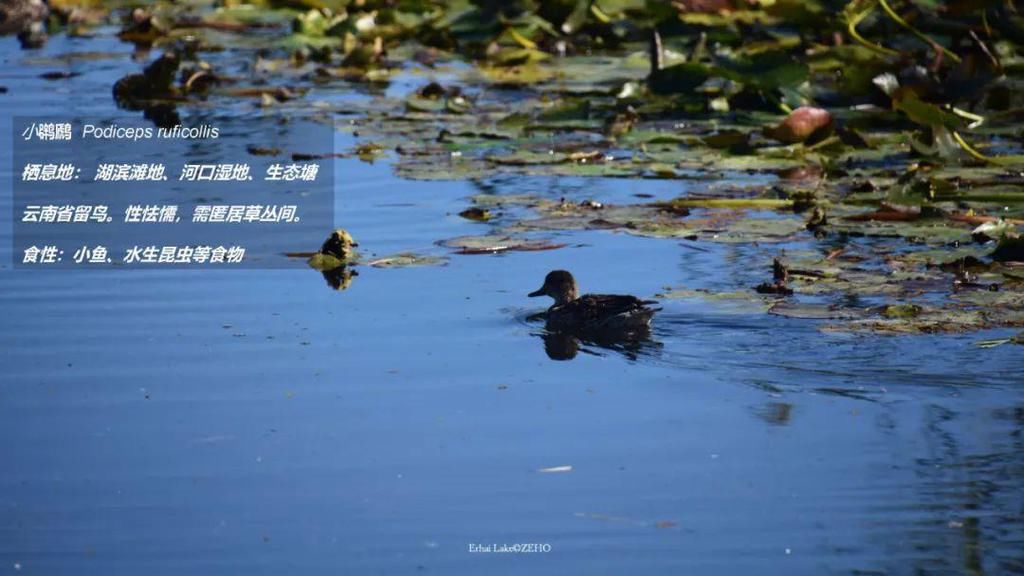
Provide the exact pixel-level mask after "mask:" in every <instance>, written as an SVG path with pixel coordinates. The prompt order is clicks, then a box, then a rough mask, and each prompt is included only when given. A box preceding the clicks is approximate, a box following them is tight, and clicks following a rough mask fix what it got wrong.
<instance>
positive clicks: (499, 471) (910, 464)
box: [0, 35, 1024, 575]
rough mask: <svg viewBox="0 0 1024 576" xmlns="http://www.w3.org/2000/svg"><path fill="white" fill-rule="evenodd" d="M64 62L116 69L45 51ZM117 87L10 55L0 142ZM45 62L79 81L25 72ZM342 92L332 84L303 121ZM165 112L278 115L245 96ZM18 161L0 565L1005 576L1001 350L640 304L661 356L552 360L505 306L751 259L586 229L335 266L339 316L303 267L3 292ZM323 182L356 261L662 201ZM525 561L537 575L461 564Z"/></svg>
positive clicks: (352, 174)
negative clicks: (561, 272) (507, 224)
mask: <svg viewBox="0 0 1024 576" xmlns="http://www.w3.org/2000/svg"><path fill="white" fill-rule="evenodd" d="M86 51H90V52H103V53H109V54H108V55H107V56H104V57H99V58H95V59H93V58H89V59H82V58H67V57H66V56H67V55H68V54H69V53H78V54H81V53H83V52H86ZM139 66H140V64H139V63H138V62H133V61H132V59H131V48H130V46H128V45H126V44H122V43H119V42H117V41H116V39H114V38H111V37H109V36H104V35H101V36H99V37H96V38H66V37H64V36H56V37H54V38H52V39H51V41H50V42H49V43H48V44H47V46H46V47H45V48H44V49H43V50H41V51H36V52H23V51H20V50H19V49H18V48H17V42H16V41H15V40H14V39H13V38H10V37H6V38H2V39H0V85H2V86H6V87H7V88H8V92H7V93H6V94H0V114H2V117H0V130H2V131H3V133H4V134H9V133H10V126H11V118H12V117H13V116H22V115H40V114H42V115H46V114H61V115H65V116H70V117H73V118H80V119H85V118H92V119H96V120H100V119H108V118H115V117H118V116H119V115H121V114H123V112H119V111H117V110H116V109H115V107H114V104H113V101H112V99H111V97H110V86H111V85H112V83H113V82H114V80H116V79H117V78H119V77H120V76H122V75H124V74H126V73H129V72H134V71H137V70H138V69H139ZM52 70H67V71H76V72H80V74H79V75H76V76H74V77H72V78H69V79H63V80H57V81H51V80H44V79H41V78H40V77H39V75H40V74H41V73H43V72H47V71H52ZM395 89H399V88H395ZM366 97H367V96H366V95H365V94H362V93H361V92H360V90H359V89H358V88H354V87H346V86H345V85H344V84H343V83H338V84H337V85H332V86H330V87H324V88H321V89H319V91H314V93H311V94H309V95H308V96H307V99H309V100H318V99H319V100H327V101H334V102H337V101H343V100H344V99H346V98H352V99H359V98H366ZM181 113H182V118H183V120H184V121H185V122H186V123H188V122H191V121H195V120H197V119H199V118H202V119H204V120H212V121H219V120H224V121H229V120H232V121H237V120H238V119H242V120H244V121H245V122H246V123H249V124H251V125H252V126H253V130H254V131H255V132H258V131H259V130H260V128H261V127H266V126H268V125H270V123H272V122H274V116H273V115H270V114H265V113H264V112H261V111H259V110H258V109H254V108H253V107H252V106H251V105H243V104H239V105H238V106H237V108H236V109H230V108H228V109H226V110H220V109H219V108H218V112H216V113H214V112H212V111H211V109H206V110H195V109H187V108H183V109H182V110H181ZM219 115H222V116H219ZM9 143H10V140H5V144H4V145H3V147H2V148H0V150H2V155H0V166H2V170H3V174H2V181H3V182H4V185H3V186H4V189H3V191H4V194H3V195H2V197H0V214H3V215H4V217H3V223H2V227H0V235H2V238H0V250H2V251H0V263H2V265H3V269H2V270H0V287H2V290H0V315H2V316H3V318H4V320H3V323H2V324H0V342H2V343H3V370H2V372H0V398H2V399H0V436H2V437H3V438H4V439H5V442H4V443H3V448H2V449H0V459H2V462H3V466H2V469H0V573H4V574H13V573H21V574H47V575H55V574H75V575H81V574H103V575H115V574H141V573H145V574H237V573H246V574H282V573H285V574H339V573H343V574H576V573H598V574H601V573H607V574H621V573H625V572H627V571H630V572H636V573H643V574H649V573H664V574H678V573H687V574H737V573H759V574H983V573H987V574H1021V573H1024V488H1022V481H1021V479H1022V478H1024V377H1022V376H1021V366H1022V362H1021V360H1022V351H1024V349H1022V348H1021V347H1019V346H1011V345H1007V346H1001V347H998V348H994V349H983V348H979V347H977V346H976V345H975V344H976V342H978V341H979V340H982V339H984V338H992V337H999V336H1005V335H1007V334H1012V332H1008V331H990V332H985V333H973V334H964V335H923V336H901V337H886V336H877V335H850V334H831V333H823V332H821V331H820V330H819V326H818V323H817V322H816V321H808V320H797V319H787V318H782V317H776V316H769V315H765V314H764V313H762V312H761V311H745V310H742V309H740V310H737V309H731V308H730V307H729V306H722V305H712V304H710V303H707V302H700V301H691V300H664V301H663V302H662V307H663V308H664V309H663V310H662V311H661V312H660V313H659V314H658V315H657V316H656V319H655V323H654V333H653V337H652V342H649V343H647V344H645V345H644V346H642V347H640V348H639V349H636V350H612V349H605V348H600V347H594V346H584V347H583V348H582V349H581V350H579V351H578V352H577V353H576V355H575V357H574V358H572V359H569V360H553V359H551V358H550V357H549V354H548V352H549V350H546V347H545V341H544V340H543V338H542V337H541V332H542V330H541V327H540V326H538V325H536V324H535V323H532V322H530V321H528V320H527V318H528V316H529V315H530V314H532V313H534V312H538V311H541V310H542V309H543V306H544V303H540V302H538V301H537V300H530V299H527V298H526V293H528V292H530V291H532V290H534V289H536V288H537V287H538V286H539V285H540V283H541V281H542V279H543V277H544V274H545V273H546V272H547V271H549V270H552V269H555V268H567V269H570V270H572V271H573V272H574V273H575V274H576V276H577V278H578V280H579V281H580V282H581V284H582V288H583V289H584V290H585V291H586V290H592V291H604V292H622V293H634V294H638V295H642V296H645V297H649V296H652V295H654V294H656V293H658V292H660V291H663V290H664V289H665V288H666V287H673V286H683V285H685V286H688V287H714V288H716V289H736V290H739V289H749V287H750V286H753V285H754V284H756V283H757V282H760V281H763V280H764V275H765V271H764V270H762V269H761V268H763V266H762V265H761V264H760V262H762V260H757V262H758V264H755V265H751V262H750V259H749V258H748V257H749V256H750V254H752V253H753V252H754V251H756V250H757V248H756V247H751V246H744V245H700V246H699V247H698V248H699V249H695V248H694V247H693V246H691V245H687V244H686V243H681V242H676V241H672V240H661V239H650V238H639V237H633V236H629V235H625V234H615V233H611V232H598V231H590V232H562V233H558V234H557V235H556V236H555V238H556V239H557V241H558V242H560V243H565V244H567V247H565V248H562V249H558V250H550V251H540V252H518V253H506V254H501V255H457V254H452V255H450V260H449V262H448V264H447V265H446V266H439V267H415V268H405V269H377V268H372V267H369V266H360V267H359V268H358V272H359V275H358V276H357V277H355V278H354V279H353V281H352V284H351V285H350V286H349V288H348V289H347V290H344V291H335V290H333V289H331V288H330V287H329V286H328V285H327V284H326V283H325V282H324V280H323V278H322V277H321V275H320V274H319V273H318V272H316V271H314V270H309V269H305V268H303V267H296V268H295V269H288V270H244V271H223V272H222V271H185V270H163V271H157V270H153V271H148V270H120V271H97V272H88V271H54V272H44V271H24V270H17V271H15V270H12V269H11V268H12V264H11V260H12V255H11V250H10V240H11V217H10V212H11V197H10V184H9V183H10V177H11V174H10V170H11V166H10V163H11V154H10V146H9ZM351 143H352V140H351V137H350V136H348V135H345V134H342V133H341V132H339V133H338V135H337V141H336V143H335V144H336V149H338V150H341V149H344V148H345V147H347V146H350V145H351ZM334 170H335V173H336V177H335V180H336V190H335V194H336V208H335V222H336V223H337V224H338V225H342V226H344V227H346V228H347V229H349V230H350V231H351V232H352V233H353V235H354V236H355V237H356V238H357V240H358V241H359V242H360V246H361V250H363V251H364V252H365V253H366V254H368V255H371V256H372V255H386V254H394V253H398V252H402V251H416V252H426V253H432V254H438V255H445V254H447V253H448V250H446V249H444V248H441V247H439V246H436V245H435V242H436V241H438V240H442V239H445V238H451V237H455V236H460V235H468V234H483V233H486V231H487V227H488V224H484V223H478V222H472V221H468V220H465V219H462V218H460V217H458V215H457V214H458V212H459V211H460V210H462V209H464V208H466V207H467V206H468V205H469V203H468V202H467V200H466V198H467V197H468V196H471V195H473V194H476V193H479V192H480V190H481V188H485V189H487V190H488V191H489V192H491V193H496V194H512V193H521V192H524V191H528V192H531V193H534V194H541V195H549V196H550V197H551V198H553V199H557V198H561V197H565V198H567V199H570V200H572V201H581V200H585V199H593V200H597V201H601V202H606V203H607V202H616V201H621V200H622V199H623V198H626V197H630V196H632V195H633V194H636V193H644V194H651V195H653V196H654V197H656V198H671V197H674V196H677V195H679V194H681V193H685V191H686V188H685V187H686V183H685V182H680V181H671V182H659V181H632V180H623V179H597V178H594V179H582V178H540V177H538V178H522V177H501V176H495V177H494V178H491V179H488V180H486V181H484V182H476V183H472V182H460V181H450V182H446V181H409V180H402V179H399V178H396V177H395V176H394V175H393V172H392V166H391V165H390V163H389V161H388V159H387V158H385V159H383V160H382V161H378V162H376V163H373V164H370V163H365V162H361V161H359V160H356V159H339V160H337V161H336V162H335V165H334ZM326 232H327V231H325V235H326ZM314 248H315V246H310V249H314ZM283 257H284V256H282V258H283ZM567 467H571V469H569V468H567ZM545 469H553V471H548V472H541V470H545ZM516 543H538V544H545V545H550V551H549V552H545V553H530V554H508V553H480V552H477V553H471V552H469V547H470V545H471V544H472V545H481V546H486V545H492V544H497V545H499V546H500V545H502V544H507V545H512V544H516Z"/></svg>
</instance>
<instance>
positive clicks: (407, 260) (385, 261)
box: [367, 252, 448, 268]
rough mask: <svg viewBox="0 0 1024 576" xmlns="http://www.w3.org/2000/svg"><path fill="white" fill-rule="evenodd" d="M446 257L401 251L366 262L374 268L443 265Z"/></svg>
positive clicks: (446, 261) (446, 260)
mask: <svg viewBox="0 0 1024 576" xmlns="http://www.w3.org/2000/svg"><path fill="white" fill-rule="evenodd" d="M447 263H448V259H447V258H445V257H442V256H429V255H423V254H413V253H411V252H403V253H401V254H394V255H392V256H382V257H380V258H374V259H373V260H370V261H369V262H367V265H368V266H373V267H374V268H409V267H411V266H444V265H446V264H447Z"/></svg>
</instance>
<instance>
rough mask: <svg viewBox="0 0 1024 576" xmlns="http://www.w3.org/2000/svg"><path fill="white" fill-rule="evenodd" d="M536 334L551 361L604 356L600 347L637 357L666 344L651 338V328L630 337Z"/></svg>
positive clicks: (552, 332) (559, 332) (551, 332)
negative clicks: (580, 356)
mask: <svg viewBox="0 0 1024 576" xmlns="http://www.w3.org/2000/svg"><path fill="white" fill-rule="evenodd" d="M530 319H532V320H543V319H544V314H543V313H540V314H535V315H533V316H531V317H530ZM533 335H534V336H537V337H539V338H540V339H541V340H543V341H544V352H545V353H546V354H547V355H548V358H550V359H552V360H572V359H573V358H575V357H576V355H577V354H579V353H581V352H582V353H584V354H590V355H592V356H603V355H604V354H603V353H602V352H601V351H600V350H610V351H612V352H615V353H618V354H621V355H622V356H624V357H625V358H627V359H628V360H637V359H639V358H640V357H641V356H654V355H657V354H658V353H659V352H660V351H661V349H662V347H663V344H662V343H661V342H658V341H657V340H654V339H653V338H651V331H650V329H645V330H639V331H635V332H633V333H631V334H630V335H628V337H623V335H621V334H587V333H574V332H566V331H549V330H544V331H541V332H534V333H533Z"/></svg>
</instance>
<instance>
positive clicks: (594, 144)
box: [10, 0, 1024, 332]
mask: <svg viewBox="0 0 1024 576" xmlns="http://www.w3.org/2000/svg"><path fill="white" fill-rule="evenodd" d="M94 4H96V3H89V5H88V6H87V5H86V4H85V3H82V4H81V6H78V5H76V3H74V2H68V1H66V0H61V1H60V2H51V3H50V4H49V6H50V10H49V11H50V12H52V14H50V15H49V16H47V15H46V14H45V13H44V12H43V11H40V12H39V13H38V14H35V13H33V14H34V15H33V16H32V17H31V18H28V19H26V20H24V21H23V22H20V24H29V25H30V26H29V27H30V28H31V27H32V26H35V28H36V30H35V32H36V33H38V32H40V31H41V30H40V29H42V28H43V20H44V19H46V18H49V21H48V22H47V25H48V27H49V29H50V31H51V32H52V31H55V30H59V29H60V27H61V26H64V27H66V28H67V29H68V30H69V31H74V30H76V29H78V28H81V29H86V28H87V27H88V26H91V25H94V24H95V23H96V22H100V21H101V20H102V19H98V18H97V17H96V15H95V14H93V15H89V14H86V13H85V12H83V10H85V9H87V8H88V9H91V10H95V11H98V12H99V13H101V14H102V15H103V17H104V18H105V17H106V15H107V13H109V16H110V18H112V20H111V21H114V22H121V28H120V32H119V36H120V38H121V39H122V40H124V41H126V42H130V43H133V44H135V45H136V46H138V47H139V48H141V49H145V48H147V47H154V48H156V49H158V50H160V51H162V53H163V55H161V56H159V57H156V59H155V60H152V61H151V62H150V63H149V64H147V65H145V66H144V68H143V70H142V71H141V72H140V73H137V74H131V75H129V76H126V77H125V78H122V79H121V80H119V81H118V82H117V83H116V84H115V85H114V86H113V95H114V99H115V101H116V103H117V105H118V106H120V107H122V108H125V109H129V110H139V111H143V112H144V114H145V115H146V116H147V117H148V118H151V119H152V120H153V121H154V122H156V123H157V124H159V125H172V124H176V123H178V122H180V117H179V109H186V108H187V107H203V108H211V107H216V106H218V105H225V106H236V107H237V106H243V107H246V109H248V110H257V109H259V112H258V113H260V114H266V115H268V116H275V115H276V116H277V117H280V118H281V119H282V121H287V119H286V118H285V114H284V112H287V114H293V113H294V114H307V115H312V116H315V117H316V119H317V121H320V122H325V123H330V124H334V125H337V126H338V129H339V130H344V131H348V132H350V133H351V134H352V135H353V137H354V139H355V142H354V144H353V145H352V147H351V148H350V149H348V150H347V151H346V152H345V153H344V154H343V155H344V156H355V157H358V158H360V159H362V160H365V161H367V162H371V161H376V160H377V159H380V158H386V159H387V161H389V162H393V164H392V165H393V167H394V169H395V171H396V172H397V173H398V174H399V175H400V176H403V177H408V178H419V179H485V178H488V177H493V176H495V175H515V176H546V177H552V176H569V177H574V178H585V177H605V178H622V179H659V180H678V181H680V184H681V185H682V184H684V183H685V187H684V186H681V187H680V190H681V192H680V194H679V196H678V197H677V198H674V199H667V198H660V199H657V200H652V201H650V202H636V203H631V204H625V203H617V204H616V203H610V202H605V201H604V199H602V198H599V199H597V200H598V201H590V202H588V201H585V200H586V199H584V198H580V197H574V198H566V199H556V198H553V197H552V198H549V197H546V196H545V195H544V194H524V195H515V196H511V195H501V194H490V195H478V196H476V197H473V198H472V199H471V202H472V203H473V206H472V207H470V208H468V209H467V210H464V211H462V212H460V216H462V217H463V218H467V219H470V220H475V221H479V222H481V223H486V224H482V226H486V227H487V228H488V230H489V231H490V232H491V233H490V234H486V235H479V236H470V237H462V238H456V239H450V240H444V241H442V242H441V244H442V245H443V246H445V247H447V248H449V249H451V250H453V251H455V252H458V253H463V254H491V253H496V252H503V251H508V250H549V249H553V248H558V247H561V246H562V244H559V243H556V242H555V241H554V240H552V239H550V238H549V239H537V238H535V237H534V235H536V234H547V235H551V234H555V233H557V232H560V231H566V230H604V231H611V232H613V233H614V232H619V233H628V234H631V235H639V236H646V237H652V238H664V239H667V240H666V241H678V239H681V238H685V239H689V240H691V241H696V242H702V243H703V242H709V243H730V244H733V245H743V246H744V249H746V247H747V246H750V247H751V250H752V251H754V252H756V254H757V256H756V257H757V258H758V259H759V260H758V261H756V262H750V263H749V267H752V268H755V269H764V270H765V272H766V273H767V270H768V269H769V268H768V263H771V262H773V261H774V260H776V259H778V261H779V264H780V266H782V267H784V268H785V270H786V274H785V275H783V277H782V278H779V277H777V275H775V274H773V276H772V279H771V280H770V281H767V278H757V279H754V278H751V279H749V281H745V283H744V284H742V285H736V286H730V287H729V289H728V290H725V293H729V292H730V291H732V290H733V289H736V288H737V287H739V286H743V287H745V288H746V291H747V292H749V294H746V295H745V296H744V298H750V299H751V301H752V302H756V303H758V304H759V307H764V306H763V305H765V303H770V304H768V305H771V306H772V307H773V308H772V309H773V313H775V314H779V315H783V314H782V313H783V312H786V314H788V315H789V316H791V317H793V316H795V315H797V314H803V315H804V316H811V315H813V313H812V312H811V311H810V309H809V308H807V306H812V305H813V306H817V307H819V308H820V307H825V308H822V309H820V310H819V312H818V315H820V316H827V319H828V321H829V322H833V325H834V326H847V327H850V329H858V330H860V329H863V330H879V331H886V332H901V331H903V332H914V331H935V330H940V329H953V330H955V329H975V328H983V327H990V326H1001V325H1014V323H1016V322H1017V321H1018V319H1019V316H1020V302H1019V299H1018V298H1017V295H1019V294H1020V292H1021V290H1022V284H1024V272H1022V268H1021V267H1019V266H1016V265H1015V263H1016V262H1020V261H1024V243H1022V241H1021V236H1020V226H1021V223H1022V222H1024V177H1022V176H1021V167H1022V166H1024V156H1022V152H1024V146H1022V145H1021V142H1020V137H1019V136H1020V121H1021V120H1022V119H1024V115H1022V114H1021V113H1020V110H1021V109H1022V108H1024V99H1022V98H1021V96H1020V94H1021V91H1020V90H1019V88H1020V86H1021V85H1022V72H1024V67H1021V66H1020V62H1021V56H1022V53H1021V49H1020V38H1021V34H1020V19H1019V17H1018V16H1017V14H1016V10H1015V9H1014V8H1013V6H1012V3H995V2H980V3H954V2H947V1H939V2H933V3H930V4H927V5H924V4H920V3H919V4H914V3H902V4H900V5H896V4H893V3H891V2H875V1H873V0H853V1H851V2H849V3H847V4H846V6H845V8H844V9H842V10H841V11H839V8H838V5H829V4H823V3H820V2H804V3H800V2H746V3H745V2H735V1H726V0H722V1H719V0H700V1H690V0H683V1H679V2H672V3H650V2H639V1H633V0H614V1H613V0H600V1H586V2H575V1H571V0H570V1H565V2H542V3H536V2H504V3H497V2H451V3H437V2H415V1H413V2H357V3H350V2H309V1H289V2H279V1H277V0H261V1H258V2H255V3H241V2H236V1H234V0H229V1H226V2H223V3H217V4H202V3H201V4H187V5H186V4H179V3H170V2H162V1H161V2H156V3H151V4H148V5H146V7H144V8H142V7H132V8H125V7H123V6H122V5H120V4H116V3H109V4H107V3H99V7H97V6H96V5H94ZM30 5H31V6H36V7H37V8H38V7H39V5H33V4H32V3H31V2H26V3H25V6H30ZM76 8H81V10H79V12H78V14H77V15H75V9H76ZM20 24H19V27H18V28H19V30H22V31H24V30H25V28H24V26H21V25H20ZM10 32H12V33H14V32H15V31H14V30H13V29H12V30H10ZM37 35H38V34H37ZM69 58H70V57H69ZM69 61H70V60H69ZM39 65H40V66H43V65H46V66H49V67H50V70H49V72H51V73H53V72H56V73H54V74H52V75H51V76H50V77H51V78H52V79H54V80H55V81H60V80H64V79H65V78H66V74H69V73H66V72H61V71H59V70H56V71H55V70H54V68H56V67H57V66H56V64H54V63H53V62H50V63H45V64H44V63H40V64H39ZM338 86H345V87H347V88H350V89H351V91H352V92H356V93H358V94H359V96H360V97H359V98H355V99H343V100H337V99H333V95H331V94H330V93H331V90H332V89H333V88H335V87H338ZM325 94H326V95H325ZM314 98H317V99H318V100H316V101H313V99H314ZM320 98H323V100H319V99H320ZM339 118H344V121H343V122H338V119H339ZM249 151H250V153H251V154H254V155H273V156H276V155H278V154H287V153H289V152H290V151H281V150H277V149H275V148H273V147H272V146H253V147H250V149H249ZM313 152H315V151H313ZM391 152H393V154H392V153H391ZM302 153H303V152H301V151H300V153H299V154H302ZM335 156H338V154H335V153H333V152H330V153H325V154H321V155H312V154H311V155H308V157H310V158H314V157H316V158H333V157H335ZM740 181H742V182H743V183H744V184H743V185H736V184H735V183H736V182H740ZM581 200H584V201H583V202H581ZM499 208H500V210H499ZM794 245H797V246H800V249H801V250H802V253H797V252H794V251H793V249H792V248H793V246H794ZM308 256H310V257H311V265H313V266H314V267H317V268H318V269H322V270H333V269H335V268H338V267H340V265H341V264H345V263H348V262H349V261H350V260H351V258H350V256H349V255H342V256H341V257H339V256H338V255H337V254H332V253H331V252H330V251H327V252H324V251H323V250H321V251H320V252H318V253H316V254H311V255H308ZM332 258H333V260H331V259H332ZM420 258H421V257H420V256H414V255H410V254H400V255H395V256H392V257H389V258H382V259H378V260H377V261H376V262H378V264H380V265H382V266H397V265H415V264H421V263H423V261H421V260H420ZM758 282H764V284H763V288H762V290H761V291H762V292H769V293H768V294H761V295H759V294H757V293H756V292H755V290H754V289H752V288H754V287H755V286H757V283H758ZM790 291H792V294H790ZM782 297H784V299H785V300H786V302H785V305H783V304H782V303H779V302H776V300H777V299H780V298H782ZM843 298H853V299H871V300H872V302H871V304H870V305H864V306H857V307H851V306H842V305H840V304H838V303H839V302H840V301H841V300H842V299H843ZM812 299H816V300H815V301H813V302H812V301H810V300H812ZM820 300H827V302H825V303H823V302H821V301H820ZM801 306H802V307H804V308H800V307H801ZM854 310H856V311H854ZM943 314H948V315H949V317H950V321H949V322H948V323H946V325H945V326H940V323H939V320H938V319H939V318H940V317H941V315H943Z"/></svg>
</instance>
